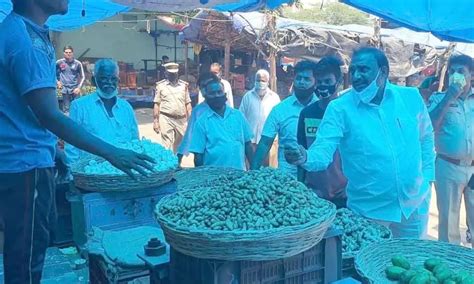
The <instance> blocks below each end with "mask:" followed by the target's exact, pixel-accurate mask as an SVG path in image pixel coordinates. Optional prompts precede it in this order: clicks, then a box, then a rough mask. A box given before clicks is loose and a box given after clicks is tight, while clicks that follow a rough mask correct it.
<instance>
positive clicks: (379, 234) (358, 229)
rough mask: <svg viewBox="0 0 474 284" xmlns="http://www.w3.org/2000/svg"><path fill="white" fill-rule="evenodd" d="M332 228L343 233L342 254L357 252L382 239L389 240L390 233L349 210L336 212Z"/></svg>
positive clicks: (342, 209) (343, 209)
mask: <svg viewBox="0 0 474 284" xmlns="http://www.w3.org/2000/svg"><path fill="white" fill-rule="evenodd" d="M334 227H335V228H336V229H339V230H341V231H343V235H342V252H343V253H350V252H357V251H359V250H360V249H361V248H362V247H364V246H366V245H368V244H371V243H373V242H377V241H380V240H384V239H390V238H391V234H390V231H389V230H388V229H387V228H385V227H383V226H382V225H379V224H376V223H374V222H372V221H370V220H368V219H366V218H364V217H362V216H360V215H357V214H354V213H353V212H352V211H351V210H349V209H346V208H341V209H339V210H337V213H336V219H335V220H334Z"/></svg>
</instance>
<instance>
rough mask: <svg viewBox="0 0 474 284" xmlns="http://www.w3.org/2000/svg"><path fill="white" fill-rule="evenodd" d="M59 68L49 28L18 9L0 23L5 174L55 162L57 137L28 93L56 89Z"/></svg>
mask: <svg viewBox="0 0 474 284" xmlns="http://www.w3.org/2000/svg"><path fill="white" fill-rule="evenodd" d="M55 67H56V60H55V55H54V48H53V45H52V44H51V41H50V39H49V32H48V29H47V27H40V26H38V25H36V24H35V23H33V22H31V21H30V20H28V19H25V18H23V17H22V16H20V15H18V14H15V13H13V12H12V13H11V14H10V15H8V16H7V17H6V18H5V20H4V21H3V22H2V23H0V173H19V172H24V171H29V170H31V169H34V168H46V167H52V166H54V155H55V149H56V137H55V136H54V135H53V134H52V133H51V132H49V131H48V130H47V129H46V128H44V127H43V126H41V125H40V123H39V121H38V119H37V118H36V116H35V115H34V113H33V112H32V110H31V109H30V107H29V106H28V104H27V103H26V100H25V98H24V95H26V94H27V93H28V92H31V91H33V90H36V89H42V88H52V89H55V88H56V69H55ZM52 91H54V90H52Z"/></svg>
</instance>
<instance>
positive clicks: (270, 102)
mask: <svg viewBox="0 0 474 284" xmlns="http://www.w3.org/2000/svg"><path fill="white" fill-rule="evenodd" d="M269 80H270V74H269V73H268V71H267V70H265V69H260V70H258V71H257V73H256V74H255V87H254V88H253V89H252V90H250V91H248V92H247V93H246V94H245V95H244V97H243V98H242V102H241V103H240V108H239V110H240V111H241V112H242V113H243V114H244V116H245V118H246V119H247V121H248V122H249V124H250V128H251V129H252V132H253V135H254V137H253V139H252V144H253V146H254V148H256V147H257V144H258V142H259V141H260V137H261V136H262V131H263V125H264V124H265V121H266V120H267V117H268V115H269V114H270V111H271V110H272V109H273V107H275V106H276V105H277V104H279V103H280V97H279V96H278V95H277V94H276V93H275V92H273V91H272V90H270V88H269V87H268V82H269ZM266 164H268V162H267V163H266Z"/></svg>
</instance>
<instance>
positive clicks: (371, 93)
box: [352, 71, 380, 104]
mask: <svg viewBox="0 0 474 284" xmlns="http://www.w3.org/2000/svg"><path fill="white" fill-rule="evenodd" d="M379 75H380V71H379V72H378V73H377V76H376V77H375V79H374V80H373V81H372V83H370V84H369V85H368V86H367V87H365V89H363V90H362V91H360V92H358V91H356V90H355V89H352V91H353V92H354V93H356V95H358V96H359V98H360V100H361V101H362V102H364V103H366V104H368V103H370V102H371V101H372V100H373V99H374V98H375V96H376V95H377V92H378V90H379V86H377V80H378V78H379Z"/></svg>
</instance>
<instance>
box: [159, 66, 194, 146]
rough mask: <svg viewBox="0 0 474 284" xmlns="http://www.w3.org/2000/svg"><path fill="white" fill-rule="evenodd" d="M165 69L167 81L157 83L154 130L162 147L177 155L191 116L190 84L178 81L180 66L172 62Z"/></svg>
mask: <svg viewBox="0 0 474 284" xmlns="http://www.w3.org/2000/svg"><path fill="white" fill-rule="evenodd" d="M164 67H165V68H166V78H167V79H164V80H161V81H159V82H158V83H156V92H155V99H154V103H155V105H154V109H153V118H154V120H153V129H154V130H155V132H156V133H157V134H159V135H160V136H161V143H162V145H163V146H164V147H166V148H168V149H172V150H173V151H174V152H175V153H176V150H177V148H178V146H179V144H180V143H181V139H182V138H183V135H184V132H185V131H186V126H187V121H188V117H189V116H190V114H191V98H190V97H189V91H188V83H186V82H185V81H182V80H179V79H178V69H179V66H178V64H176V63H172V62H170V63H167V64H165V65H164Z"/></svg>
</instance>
